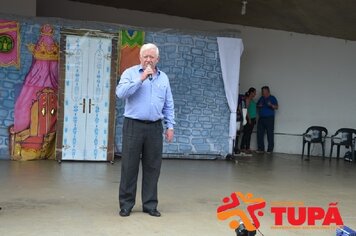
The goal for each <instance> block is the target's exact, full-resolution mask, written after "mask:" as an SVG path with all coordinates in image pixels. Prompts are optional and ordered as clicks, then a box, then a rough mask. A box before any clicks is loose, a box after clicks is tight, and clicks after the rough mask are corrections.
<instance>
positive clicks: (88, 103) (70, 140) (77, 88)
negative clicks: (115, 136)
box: [62, 35, 112, 161]
mask: <svg viewBox="0 0 356 236" xmlns="http://www.w3.org/2000/svg"><path fill="white" fill-rule="evenodd" d="M111 44H112V43H111V39H108V38H100V37H88V36H75V35H68V36H66V46H65V57H66V58H65V60H66V65H65V94H64V117H63V140H62V144H63V148H62V160H88V161H104V160H107V149H108V133H109V131H108V129H109V103H110V74H111V50H112V45H111Z"/></svg>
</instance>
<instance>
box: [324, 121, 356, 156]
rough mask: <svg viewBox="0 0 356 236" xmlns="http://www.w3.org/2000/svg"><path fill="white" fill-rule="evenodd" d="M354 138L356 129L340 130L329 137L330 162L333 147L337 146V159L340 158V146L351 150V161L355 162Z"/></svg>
mask: <svg viewBox="0 0 356 236" xmlns="http://www.w3.org/2000/svg"><path fill="white" fill-rule="evenodd" d="M355 137H356V129H350V128H341V129H339V130H338V131H336V133H335V134H334V135H333V136H331V148H330V161H331V156H332V154H333V147H334V145H336V146H337V158H338V159H339V157H340V146H345V147H346V148H351V156H352V160H353V161H355Z"/></svg>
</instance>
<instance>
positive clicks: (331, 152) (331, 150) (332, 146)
mask: <svg viewBox="0 0 356 236" xmlns="http://www.w3.org/2000/svg"><path fill="white" fill-rule="evenodd" d="M333 148H334V145H333V144H331V147H330V156H329V161H331V156H332V155H333Z"/></svg>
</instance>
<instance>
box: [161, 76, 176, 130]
mask: <svg viewBox="0 0 356 236" xmlns="http://www.w3.org/2000/svg"><path fill="white" fill-rule="evenodd" d="M162 113H163V116H164V123H165V125H166V128H168V129H173V126H174V125H175V122H174V102H173V95H172V91H171V86H170V84H169V82H168V86H167V91H166V100H165V102H164V105H163V110H162Z"/></svg>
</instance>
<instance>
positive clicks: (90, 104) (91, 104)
mask: <svg viewBox="0 0 356 236" xmlns="http://www.w3.org/2000/svg"><path fill="white" fill-rule="evenodd" d="M94 105H95V104H94V103H91V98H89V113H91V106H94Z"/></svg>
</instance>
